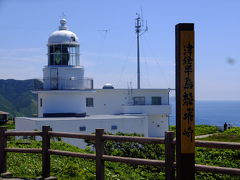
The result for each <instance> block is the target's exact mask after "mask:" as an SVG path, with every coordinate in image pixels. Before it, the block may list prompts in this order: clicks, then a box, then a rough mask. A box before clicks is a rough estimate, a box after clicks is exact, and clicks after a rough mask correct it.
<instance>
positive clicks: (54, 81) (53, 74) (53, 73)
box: [50, 68, 58, 89]
mask: <svg viewBox="0 0 240 180" xmlns="http://www.w3.org/2000/svg"><path fill="white" fill-rule="evenodd" d="M50 86H51V89H58V69H57V68H51V70H50Z"/></svg>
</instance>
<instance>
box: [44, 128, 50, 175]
mask: <svg viewBox="0 0 240 180" xmlns="http://www.w3.org/2000/svg"><path fill="white" fill-rule="evenodd" d="M48 131H51V128H50V126H43V127H42V177H43V178H47V177H49V176H50V154H49V152H48V150H49V149H50V136H49V135H48Z"/></svg>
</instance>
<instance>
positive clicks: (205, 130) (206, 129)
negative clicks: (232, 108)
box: [170, 125, 220, 136]
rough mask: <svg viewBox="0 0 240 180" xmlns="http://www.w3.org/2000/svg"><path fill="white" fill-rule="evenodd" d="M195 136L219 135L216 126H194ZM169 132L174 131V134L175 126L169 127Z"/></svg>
mask: <svg viewBox="0 0 240 180" xmlns="http://www.w3.org/2000/svg"><path fill="white" fill-rule="evenodd" d="M195 130H196V131H195V136H200V135H205V134H214V133H219V132H220V131H219V130H217V127H216V126H209V125H196V126H195ZM170 131H174V132H175V133H176V126H170Z"/></svg>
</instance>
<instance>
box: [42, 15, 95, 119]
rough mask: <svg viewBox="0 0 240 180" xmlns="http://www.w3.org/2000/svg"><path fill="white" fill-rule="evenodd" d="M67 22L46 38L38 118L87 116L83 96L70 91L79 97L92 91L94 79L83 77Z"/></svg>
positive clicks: (77, 53) (72, 34)
mask: <svg viewBox="0 0 240 180" xmlns="http://www.w3.org/2000/svg"><path fill="white" fill-rule="evenodd" d="M66 23H67V21H66V19H61V20H60V26H59V30H57V31H55V32H53V33H52V34H51V35H50V37H49V38H48V44H47V46H48V54H47V55H48V65H47V66H45V67H44V68H43V82H44V84H43V90H44V91H39V92H38V97H39V102H40V104H39V106H40V107H39V113H38V114H39V116H40V117H64V116H76V117H79V116H80V117H83V116H85V114H86V108H85V104H81V103H80V102H84V101H83V100H82V99H81V97H82V96H79V95H78V96H77V98H76V97H74V95H69V92H71V93H73V94H76V93H77V94H79V93H83V92H84V91H88V90H91V89H92V88H93V80H92V79H89V78H84V67H83V66H80V62H79V47H80V44H79V40H78V37H77V36H76V34H75V33H73V32H71V31H69V30H68V28H67V26H66ZM79 90H82V91H79ZM74 91H75V92H74ZM74 98H75V100H74ZM79 98H80V99H79ZM68 102H69V103H68ZM53 103H54V104H53ZM74 106H75V107H74Z"/></svg>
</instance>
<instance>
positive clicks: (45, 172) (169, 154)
mask: <svg viewBox="0 0 240 180" xmlns="http://www.w3.org/2000/svg"><path fill="white" fill-rule="evenodd" d="M8 136H41V137H42V148H41V149H36V148H8V147H7V137H8ZM51 137H65V138H78V139H85V140H94V141H95V142H96V144H95V145H96V147H95V149H96V154H84V153H77V152H68V151H61V150H53V149H50V138H51ZM108 140H111V141H115V142H136V143H141V144H145V143H148V144H165V161H162V160H150V159H140V158H130V157H119V156H109V155H104V142H105V141H108ZM195 144H196V146H197V147H206V148H221V149H236V150H239V149H240V143H226V142H212V141H211V142H208V141H196V143H195ZM7 152H15V153H41V154H42V177H43V178H48V177H50V155H61V156H70V157H79V158H85V159H93V160H96V179H97V180H103V179H104V161H112V162H121V163H130V164H135V165H152V166H160V167H165V177H166V179H167V180H172V179H175V168H176V163H175V141H174V133H173V132H166V133H165V138H147V137H131V136H115V135H104V130H103V129H96V133H95V135H93V134H80V133H66V132H56V131H51V128H50V127H49V126H43V127H42V132H38V131H7V128H6V127H0V173H5V172H6V171H7V156H6V153H7ZM195 168H196V171H203V172H212V173H222V174H229V175H237V176H240V169H236V168H226V167H217V166H207V165H199V164H196V165H195Z"/></svg>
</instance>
